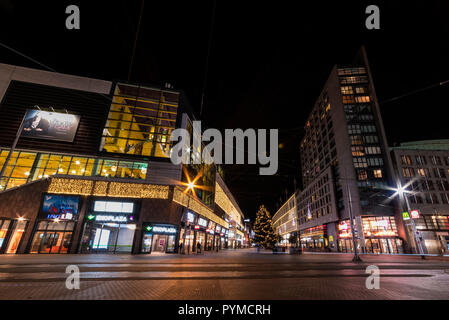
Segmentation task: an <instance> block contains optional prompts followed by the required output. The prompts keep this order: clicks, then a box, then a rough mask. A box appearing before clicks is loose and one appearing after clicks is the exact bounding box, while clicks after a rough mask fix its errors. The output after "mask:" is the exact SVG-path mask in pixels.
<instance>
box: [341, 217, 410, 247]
mask: <svg viewBox="0 0 449 320" xmlns="http://www.w3.org/2000/svg"><path fill="white" fill-rule="evenodd" d="M354 223H355V222H354ZM362 225H363V236H364V239H365V240H364V241H365V247H366V253H390V254H394V253H403V252H404V249H403V243H402V239H400V238H399V236H398V231H397V229H396V222H395V220H394V217H362ZM337 229H338V251H339V252H352V251H353V241H352V232H351V226H350V222H349V220H344V221H341V222H340V223H339V224H338V227H337ZM359 247H360V245H359Z"/></svg>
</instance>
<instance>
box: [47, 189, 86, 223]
mask: <svg viewBox="0 0 449 320" xmlns="http://www.w3.org/2000/svg"><path fill="white" fill-rule="evenodd" d="M78 205H79V197H78V196H63V195H52V194H47V195H44V201H43V203H42V210H41V218H44V219H56V218H58V219H67V220H72V219H73V218H75V217H76V216H77V215H78Z"/></svg>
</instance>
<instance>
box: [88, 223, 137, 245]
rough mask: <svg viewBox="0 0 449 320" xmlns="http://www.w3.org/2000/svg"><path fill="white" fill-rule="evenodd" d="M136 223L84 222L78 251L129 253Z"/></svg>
mask: <svg viewBox="0 0 449 320" xmlns="http://www.w3.org/2000/svg"><path fill="white" fill-rule="evenodd" d="M135 230H136V225H135V224H133V223H123V224H122V223H99V222H86V223H85V224H84V231H83V236H82V239H81V244H80V253H131V251H132V247H133V240H134V233H135Z"/></svg>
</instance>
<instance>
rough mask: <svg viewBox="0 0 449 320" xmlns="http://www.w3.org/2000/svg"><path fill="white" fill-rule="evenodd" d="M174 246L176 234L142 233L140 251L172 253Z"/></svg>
mask: <svg viewBox="0 0 449 320" xmlns="http://www.w3.org/2000/svg"><path fill="white" fill-rule="evenodd" d="M175 248H176V235H167V234H151V233H146V234H144V235H143V240H142V252H143V253H152V252H160V253H173V252H175Z"/></svg>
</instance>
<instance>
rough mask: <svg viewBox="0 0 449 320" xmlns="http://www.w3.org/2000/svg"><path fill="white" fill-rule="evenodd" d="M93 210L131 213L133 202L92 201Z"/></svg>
mask: <svg viewBox="0 0 449 320" xmlns="http://www.w3.org/2000/svg"><path fill="white" fill-rule="evenodd" d="M94 211H96V212H114V213H133V211H134V203H133V202H121V201H100V200H97V201H95V202H94Z"/></svg>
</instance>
